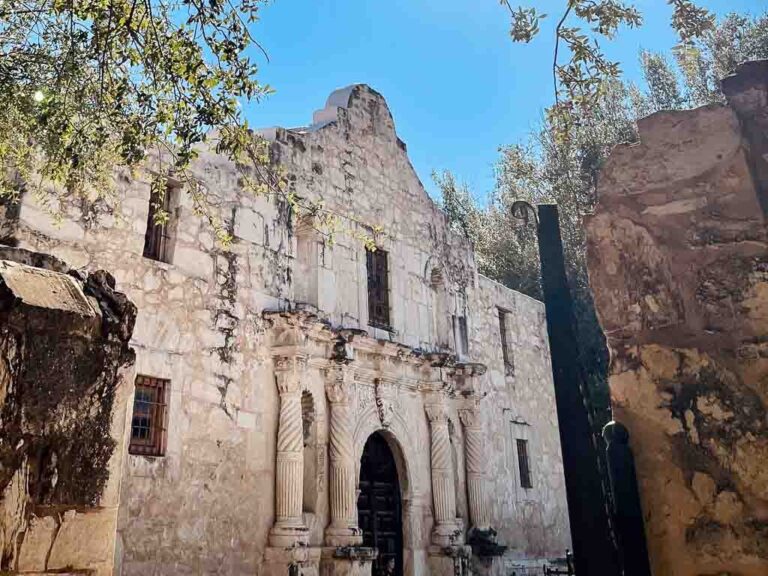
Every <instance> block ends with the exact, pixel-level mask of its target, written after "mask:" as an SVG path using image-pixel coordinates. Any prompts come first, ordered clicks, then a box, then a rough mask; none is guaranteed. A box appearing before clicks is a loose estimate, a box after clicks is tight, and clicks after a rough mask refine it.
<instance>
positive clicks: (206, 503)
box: [12, 85, 569, 576]
mask: <svg viewBox="0 0 768 576" xmlns="http://www.w3.org/2000/svg"><path fill="white" fill-rule="evenodd" d="M265 134H266V135H267V136H268V137H269V138H270V139H271V142H272V153H273V157H274V158H275V160H276V161H277V162H279V163H280V164H281V165H282V167H283V168H284V169H285V172H286V174H287V176H288V179H289V182H290V184H291V186H292V188H293V191H294V192H295V193H297V194H299V195H301V196H305V197H308V198H312V199H315V200H319V199H322V200H323V201H324V203H325V206H326V207H327V208H328V209H330V210H332V211H334V212H336V213H338V214H340V215H341V218H340V221H341V224H342V226H341V227H342V228H343V231H342V232H340V233H338V234H337V235H336V238H335V242H334V243H330V242H327V241H326V240H325V239H324V238H323V237H322V236H321V235H320V234H318V232H317V231H316V230H314V228H313V227H312V226H311V225H306V223H297V222H295V218H294V217H292V215H291V214H290V212H289V210H288V209H287V208H286V207H285V206H284V205H283V204H281V203H280V202H279V201H273V200H272V199H268V198H253V197H251V196H249V195H248V194H247V193H245V192H244V191H242V189H241V188H240V187H239V183H238V179H237V173H236V171H235V170H234V167H233V166H232V165H231V164H230V163H228V162H227V161H226V160H225V159H224V158H222V157H219V156H216V155H215V154H212V153H210V152H208V151H205V150H203V151H201V154H200V157H199V159H198V160H197V162H196V164H195V166H194V170H195V173H196V176H197V177H199V178H200V180H201V181H202V182H204V183H205V185H206V186H207V187H208V189H209V190H210V191H211V193H212V195H213V198H214V204H215V208H216V209H218V210H219V211H220V214H221V215H222V218H223V219H224V222H225V223H226V225H227V226H228V227H229V229H230V230H232V232H233V233H234V236H235V241H234V243H233V245H232V246H231V248H230V249H229V250H223V249H221V248H219V247H217V246H216V245H215V244H214V242H213V238H212V234H211V231H210V229H209V228H208V227H207V226H206V224H205V223H203V222H201V221H200V220H199V219H198V218H196V217H195V216H194V214H193V213H192V209H191V201H190V199H189V198H187V197H186V196H185V195H183V194H182V196H181V205H180V207H179V208H178V209H177V210H176V216H177V218H178V223H177V236H176V239H175V249H174V253H173V258H172V262H171V263H170V264H165V263H160V262H156V261H153V260H149V259H146V258H143V257H142V246H143V240H144V232H145V226H146V221H147V210H148V200H149V186H148V184H147V182H146V180H144V179H142V178H141V177H140V176H139V177H137V178H136V179H129V178H128V177H127V176H120V177H119V179H118V184H119V187H120V193H121V196H122V198H123V201H122V213H121V215H120V217H119V218H118V217H117V216H111V215H104V216H103V217H102V220H101V221H100V225H99V226H98V227H93V226H91V225H90V222H91V220H90V219H89V218H86V217H85V216H84V215H83V214H81V213H80V212H79V211H77V210H74V209H73V210H72V211H71V213H70V214H69V217H68V218H66V219H65V220H64V222H63V224H62V225H61V226H60V227H55V226H53V225H52V224H51V223H50V220H49V219H48V218H47V216H46V215H45V214H43V213H42V212H41V211H40V210H39V208H38V207H36V206H35V205H34V202H33V200H32V199H31V198H25V199H24V203H23V205H22V207H21V210H20V213H19V214H18V222H17V225H16V227H15V232H14V234H13V236H12V240H13V241H18V242H20V243H21V244H22V245H25V246H34V247H36V248H38V249H41V250H45V251H48V252H51V253H53V254H55V255H57V256H60V257H62V258H66V259H67V260H68V261H69V262H72V263H74V264H76V265H78V266H82V267H85V268H89V269H90V268H94V267H105V266H108V267H109V269H110V270H112V271H114V274H115V277H116V279H117V283H118V285H119V286H120V288H121V290H125V291H126V293H127V294H128V295H129V296H130V298H131V299H132V300H133V301H134V302H135V303H136V305H137V307H138V318H137V324H136V330H135V332H134V336H133V340H132V345H133V347H134V348H135V349H136V351H137V360H136V372H137V373H138V374H144V375H147V376H152V377H158V378H167V379H169V380H170V404H169V426H168V432H167V448H166V451H165V456H164V457H155V458H150V457H145V456H134V455H129V456H128V459H127V464H126V471H125V476H124V480H123V485H122V497H121V505H120V518H119V537H118V542H117V553H116V560H115V562H116V572H117V573H120V574H123V575H125V576H128V575H139V574H140V575H142V576H144V575H153V574H157V575H168V574H214V573H215V574H231V575H235V574H237V575H240V574H243V575H244V574H254V573H255V574H273V573H274V574H285V573H286V568H287V565H288V564H293V565H294V566H296V568H297V569H298V570H299V571H300V572H301V573H304V574H308V575H309V574H313V575H314V574H318V573H319V572H323V573H337V572H338V573H341V572H348V571H350V570H351V571H354V572H356V573H360V574H365V573H366V570H368V571H369V570H370V559H368V560H365V558H366V557H365V554H363V553H361V552H359V551H357V552H355V551H353V556H354V558H357V559H358V560H359V561H358V560H355V562H350V560H349V558H348V557H339V556H338V554H336V552H335V551H334V548H333V547H329V546H328V545H327V543H329V542H332V543H334V544H336V543H343V542H345V541H348V542H350V544H352V543H353V541H354V540H355V537H357V540H359V535H357V534H356V533H355V530H356V526H354V525H351V524H354V522H355V520H356V512H355V514H352V515H351V516H352V522H350V521H349V520H350V519H349V516H350V515H349V514H348V511H346V508H345V507H346V506H348V504H345V503H348V502H349V501H350V497H351V500H352V501H353V502H355V508H356V497H355V495H352V494H350V492H349V491H350V489H352V490H354V489H355V488H356V486H355V484H356V482H357V475H358V474H359V466H360V457H361V455H362V451H363V447H364V445H365V441H366V440H367V438H368V437H369V436H370V434H371V433H373V432H375V431H383V433H384V434H385V436H386V438H387V440H388V442H389V443H390V446H391V448H392V450H393V453H394V456H395V459H396V461H397V463H398V466H399V472H400V485H401V492H402V501H403V522H404V544H405V553H404V559H405V569H406V574H408V575H416V574H419V575H420V574H427V573H429V571H430V566H433V567H434V566H448V567H449V568H450V570H451V571H453V570H457V573H462V570H466V569H467V566H468V562H467V556H466V554H465V553H466V551H467V550H469V549H470V548H469V546H466V545H464V544H462V542H463V541H464V539H465V536H466V534H465V533H466V531H467V530H468V529H469V528H471V526H472V523H471V522H472V519H471V517H470V503H469V502H468V497H467V482H466V468H467V466H466V463H465V454H464V451H465V441H464V429H463V425H462V422H461V418H460V417H459V413H460V411H463V410H467V409H476V408H477V406H478V405H479V407H480V414H481V417H482V418H481V419H482V432H481V434H482V439H483V442H482V443H481V445H482V446H483V449H484V458H485V465H486V466H485V470H484V471H483V472H484V474H485V476H484V478H483V479H484V481H485V482H484V483H483V482H482V480H483V479H481V480H480V481H479V482H478V483H476V484H475V483H474V480H476V479H473V487H477V486H480V485H484V486H485V488H484V490H485V491H486V492H487V495H488V499H487V501H488V508H489V509H488V512H487V519H488V522H489V524H490V526H491V527H493V528H495V529H496V530H497V531H498V536H497V540H498V542H499V543H501V544H505V545H507V546H508V547H509V548H508V550H507V552H506V555H505V556H504V557H503V558H500V559H497V560H495V561H493V562H490V561H487V562H486V561H481V560H478V559H473V561H475V560H476V561H477V563H478V564H477V567H478V568H479V569H482V570H483V571H485V572H495V573H509V572H511V570H513V569H515V567H516V566H519V565H523V564H525V565H536V566H538V567H539V569H540V567H541V565H542V563H543V562H544V561H545V560H546V559H548V558H554V557H558V556H562V555H563V554H564V552H565V549H566V548H568V547H569V536H568V534H569V530H568V520H567V507H566V502H565V489H564V481H563V476H562V474H563V473H562V458H561V454H560V447H559V436H558V428H557V420H556V412H555V403H554V390H553V384H552V374H551V366H550V363H549V351H548V345H547V340H546V327H545V323H544V309H543V305H542V304H541V303H540V302H537V301H535V300H531V299H529V298H526V297H524V296H522V295H520V294H518V293H516V292H513V291H511V290H508V289H506V288H504V287H502V286H500V285H498V284H496V283H494V282H491V281H490V280H488V279H486V278H484V277H482V276H480V275H478V274H477V270H476V266H475V263H474V257H473V254H472V250H471V246H469V244H468V243H467V242H466V241H465V240H464V239H463V238H461V237H459V236H457V235H455V234H453V233H452V232H451V231H450V230H449V228H448V225H447V222H446V219H445V217H444V215H443V214H442V213H441V212H440V210H439V209H438V208H437V207H436V206H435V205H434V204H433V202H432V201H431V200H430V199H429V197H428V196H427V194H426V193H425V191H424V189H423V187H422V185H421V183H420V182H419V180H418V178H417V176H416V174H415V173H414V171H413V168H412V167H411V165H410V162H409V160H408V156H407V154H406V150H405V144H404V143H403V142H402V141H401V140H399V138H398V137H397V135H396V133H395V129H394V122H393V120H392V116H391V114H390V112H389V110H388V108H387V105H386V102H385V101H384V99H383V98H382V97H381V96H380V95H379V94H377V93H376V92H375V91H373V90H371V89H370V88H368V87H367V86H362V85H357V86H351V87H349V88H346V89H343V90H339V91H336V92H334V93H333V94H332V95H331V97H330V98H329V99H328V103H327V105H326V107H325V108H324V109H323V110H321V111H319V112H318V113H316V115H315V119H314V123H313V125H312V126H310V127H306V128H297V129H291V130H286V129H283V128H276V129H271V130H267V131H265ZM299 224H301V225H299ZM368 224H372V225H380V226H382V227H383V228H384V230H385V234H384V235H381V236H380V238H378V241H379V245H380V247H381V248H382V249H384V250H386V251H387V252H388V253H389V283H390V285H389V290H390V308H391V309H390V318H391V321H390V322H391V330H383V329H379V328H373V327H370V326H369V325H368V306H367V297H368V296H367V275H366V255H365V249H364V247H363V245H362V243H361V242H360V240H359V239H357V238H356V237H355V236H356V235H357V234H359V233H368V232H370V230H369V228H368V227H367V225H368ZM499 307H501V308H503V309H505V310H507V311H508V336H509V343H510V344H509V345H510V350H511V353H512V355H513V357H514V363H515V368H514V371H512V370H511V369H510V368H508V367H505V365H504V361H503V357H502V351H501V336H500V330H499V317H498V308H499ZM452 316H464V317H466V319H467V325H468V332H469V334H468V341H469V350H468V352H467V353H462V354H457V346H456V343H455V340H456V339H455V335H454V328H453V324H452ZM339 363H341V364H342V365H344V366H345V367H346V368H345V370H347V371H348V372H349V374H348V377H349V379H350V387H351V389H350V390H349V391H348V393H349V398H348V400H345V402H348V403H347V407H346V409H345V410H344V412H345V414H344V416H343V418H344V420H343V421H337V422H336V423H335V424H334V423H333V420H332V419H333V418H334V411H333V409H332V406H331V399H333V398H336V397H337V396H336V395H335V392H334V391H333V387H334V385H335V384H334V378H336V377H337V376H334V374H337V372H338V371H337V370H336V368H338V366H339ZM477 363H481V364H482V366H480V365H478V364H477ZM286 370H288V371H289V372H286ZM276 376H278V378H277V379H276ZM286 377H290V378H295V379H296V381H295V383H294V382H286V381H285V380H284V378H286ZM294 385H295V386H298V388H299V389H300V390H301V391H302V399H301V406H302V410H304V413H303V414H301V416H302V422H301V423H299V422H298V421H297V418H298V413H297V411H296V410H295V403H294V402H293V400H289V401H288V403H287V404H285V406H286V411H285V413H284V414H281V411H280V409H281V406H282V404H281V395H280V393H281V391H283V390H288V389H293V388H292V387H293V386H294ZM305 393H306V394H305ZM291 394H293V393H292V392H291ZM307 396H309V398H307ZM436 398H437V399H439V401H440V402H441V403H443V404H444V407H445V411H446V418H447V420H448V426H447V431H448V448H449V450H448V451H447V453H446V454H444V455H445V456H449V457H450V459H449V461H448V462H446V459H442V460H440V463H441V466H442V464H443V463H445V464H446V465H447V466H448V467H449V469H450V471H451V472H452V477H451V476H450V475H447V474H444V475H443V477H444V478H446V482H448V483H452V484H453V486H454V487H455V492H456V499H455V515H456V516H457V518H456V520H455V523H453V522H449V523H448V524H451V525H453V526H455V530H456V533H455V534H443V535H441V537H443V536H444V537H445V538H447V539H448V540H449V542H450V545H449V546H446V547H444V548H441V549H438V550H434V549H432V550H431V542H432V538H433V527H434V526H433V525H434V521H433V519H434V516H435V515H434V513H433V506H434V502H435V498H434V495H433V493H432V459H431V454H430V445H431V442H430V427H429V422H428V419H427V411H426V405H427V404H428V403H429V402H433V401H434V400H435V399H436ZM335 401H336V400H334V402H335ZM337 408H338V406H337V407H336V409H337ZM307 411H310V412H311V414H308V413H307ZM337 416H338V414H337ZM339 422H341V427H342V428H344V429H343V430H340V429H339V428H336V429H335V430H334V429H333V426H334V425H336V426H339V425H340V424H339ZM299 424H301V426H300V425H299ZM281 430H282V433H281V432H280V431H281ZM299 430H301V431H302V433H304V434H306V436H305V438H304V442H303V443H302V446H301V447H299V446H298V445H297V444H296V443H295V442H294V436H295V434H296V433H297V432H298V431H299ZM332 437H333V438H332ZM517 438H521V439H527V440H528V441H529V444H530V456H531V468H532V474H533V484H534V487H533V488H532V489H523V488H521V487H520V482H519V479H518V477H517V476H518V463H517V455H516V452H515V450H516V448H515V439H517ZM331 440H333V441H332V442H331ZM279 451H280V452H282V455H281V456H280V457H279V458H278V452H279ZM329 451H331V452H329ZM297 461H300V462H301V463H302V464H301V466H297V465H295V462H297ZM276 464H277V465H281V466H283V465H284V466H285V470H284V472H281V473H280V474H277V475H278V476H279V477H280V478H285V479H286V480H285V481H283V480H281V485H280V486H278V487H276V486H275V483H276ZM331 464H334V465H337V468H336V469H335V472H334V473H333V474H331V468H330V466H331ZM350 465H351V466H352V467H353V469H354V473H353V474H352V476H353V477H354V482H353V484H352V485H351V486H350V485H349V482H347V480H346V479H348V478H349V477H350V474H349V470H350ZM288 468H290V469H291V472H290V473H288V472H287V470H288ZM441 470H445V469H444V468H441ZM473 473H474V472H473ZM299 476H300V478H301V484H302V485H303V486H302V490H301V491H299V490H297V489H296V486H294V485H292V484H291V483H292V482H294V481H297V480H298V478H299ZM276 488H277V490H281V491H282V492H280V494H281V495H280V498H279V501H280V502H283V503H284V504H285V511H287V512H289V513H290V514H292V513H293V509H294V508H293V506H294V505H295V498H297V497H300V498H301V505H302V512H303V514H302V517H301V518H297V517H293V516H291V517H290V522H289V521H287V516H286V517H285V518H283V519H282V520H281V519H280V518H276V510H275V503H276V495H277V494H276ZM332 489H333V490H334V493H333V500H332V499H331V495H330V490H332ZM477 490H483V488H477ZM478 501H479V500H478ZM332 507H336V508H335V509H336V512H335V513H334V515H333V516H332V514H331V512H332ZM477 516H478V517H482V516H483V514H482V513H481V512H480V511H479V510H478V513H477ZM332 519H334V524H333V525H332V527H333V530H329V529H328V528H329V524H330V523H331V520H332ZM276 520H277V522H276ZM345 523H346V524H345ZM270 531H272V535H273V536H274V538H272V542H273V545H270ZM345 538H346V540H345ZM304 540H305V541H306V542H307V543H308V546H307V547H297V546H294V547H290V545H289V544H287V543H288V542H295V543H297V544H298V543H300V542H302V541H304ZM274 544H278V545H277V546H275V545H274ZM286 546H288V547H287V548H286ZM430 550H431V551H430ZM361 559H362V560H361ZM318 564H319V565H318Z"/></svg>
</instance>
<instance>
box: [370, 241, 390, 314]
mask: <svg viewBox="0 0 768 576" xmlns="http://www.w3.org/2000/svg"><path fill="white" fill-rule="evenodd" d="M365 254H366V265H367V268H368V324H370V325H371V326H376V327H379V328H389V326H390V324H389V266H388V262H387V257H388V255H387V253H386V252H385V251H384V250H381V249H380V248H377V249H376V250H375V251H371V250H366V252H365Z"/></svg>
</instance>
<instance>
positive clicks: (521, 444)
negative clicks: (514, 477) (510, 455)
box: [517, 438, 533, 488]
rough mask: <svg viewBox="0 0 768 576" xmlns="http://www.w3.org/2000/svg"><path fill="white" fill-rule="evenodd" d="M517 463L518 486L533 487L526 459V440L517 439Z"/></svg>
mask: <svg viewBox="0 0 768 576" xmlns="http://www.w3.org/2000/svg"><path fill="white" fill-rule="evenodd" d="M517 463H518V465H519V467H520V486H522V487H523V488H533V482H531V466H530V462H529V460H528V440H521V439H520V438H518V439H517Z"/></svg>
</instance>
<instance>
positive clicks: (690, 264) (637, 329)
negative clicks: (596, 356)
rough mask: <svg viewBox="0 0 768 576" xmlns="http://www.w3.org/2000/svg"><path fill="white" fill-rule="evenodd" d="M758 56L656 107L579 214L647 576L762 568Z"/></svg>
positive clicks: (765, 286)
mask: <svg viewBox="0 0 768 576" xmlns="http://www.w3.org/2000/svg"><path fill="white" fill-rule="evenodd" d="M766 79H768V61H762V62H752V63H748V64H744V65H743V66H742V67H740V68H739V69H738V70H737V73H736V74H735V75H733V76H731V77H729V78H727V79H726V80H725V81H724V84H723V91H724V93H725V94H726V97H727V99H728V103H727V105H725V104H724V105H720V104H717V105H710V106H704V107H702V108H698V109H696V110H686V111H675V112H672V111H668V112H658V113H656V114H654V115H652V116H649V117H647V118H644V119H642V120H640V121H639V123H638V126H639V135H640V142H639V143H637V144H633V145H621V146H618V147H617V148H615V149H614V151H613V152H612V154H611V156H610V158H609V159H608V161H607V162H606V165H605V166H604V168H603V170H602V174H601V179H600V187H599V205H598V208H597V210H596V213H595V215H594V216H592V217H590V219H589V221H588V256H589V273H590V283H591V285H592V289H593V291H594V296H595V305H596V308H597V310H598V313H599V317H600V322H601V324H602V327H603V329H604V330H605V333H606V336H607V339H608V343H609V346H610V349H611V368H610V379H609V384H610V389H611V403H612V406H613V413H614V417H615V418H616V419H617V420H619V421H620V422H622V423H623V424H625V425H626V427H627V428H628V429H629V432H630V444H631V447H632V449H633V451H634V454H635V461H636V468H637V476H638V484H639V491H640V497H641V503H642V508H643V513H644V517H645V528H646V535H647V541H648V549H649V553H650V560H651V566H652V569H653V573H654V575H655V576H672V575H674V576H699V575H702V574H739V575H741V576H758V575H764V574H768V236H767V233H766V231H767V227H766V215H767V214H768V88H767V86H768V84H766Z"/></svg>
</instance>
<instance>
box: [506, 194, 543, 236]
mask: <svg viewBox="0 0 768 576" xmlns="http://www.w3.org/2000/svg"><path fill="white" fill-rule="evenodd" d="M509 212H510V214H512V217H513V218H517V219H518V220H522V221H523V222H525V223H526V224H527V223H528V222H529V221H530V219H531V216H533V221H534V223H535V224H536V228H537V229H538V227H539V217H538V215H537V214H536V209H535V208H534V207H533V205H532V204H531V203H530V202H528V201H527V200H515V201H514V202H512V207H511V208H510V209H509Z"/></svg>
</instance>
